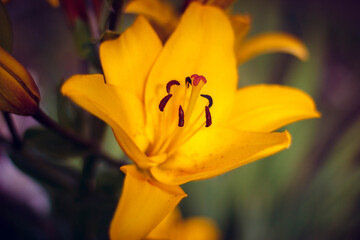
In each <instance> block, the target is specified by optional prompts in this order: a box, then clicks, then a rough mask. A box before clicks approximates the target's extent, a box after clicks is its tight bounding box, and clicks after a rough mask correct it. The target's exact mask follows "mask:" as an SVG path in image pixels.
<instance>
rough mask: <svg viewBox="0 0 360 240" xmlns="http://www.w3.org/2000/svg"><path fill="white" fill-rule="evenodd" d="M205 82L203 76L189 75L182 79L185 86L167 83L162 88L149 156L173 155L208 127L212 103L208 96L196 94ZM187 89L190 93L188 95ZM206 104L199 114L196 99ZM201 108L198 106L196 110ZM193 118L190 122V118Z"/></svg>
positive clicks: (174, 81) (210, 122) (176, 82)
mask: <svg viewBox="0 0 360 240" xmlns="http://www.w3.org/2000/svg"><path fill="white" fill-rule="evenodd" d="M206 82H207V80H206V78H205V77H204V76H201V75H197V74H193V75H191V77H187V78H186V79H185V84H184V85H182V84H180V82H179V81H177V80H171V81H169V82H168V83H167V85H166V92H167V95H166V96H164V97H163V98H162V100H161V101H160V103H159V110H160V114H161V117H160V123H159V124H160V127H159V131H158V136H159V137H158V138H157V139H156V141H155V143H154V144H153V146H152V147H151V149H150V155H157V154H162V153H166V154H167V155H168V156H169V155H171V154H173V153H174V152H175V150H176V149H177V146H180V145H181V144H183V143H184V142H185V141H187V140H188V139H189V138H191V137H192V136H193V135H194V134H195V133H197V132H198V131H199V130H200V129H201V128H203V127H209V126H211V124H212V120H211V114H210V108H211V106H212V105H213V100H212V97H211V96H210V95H205V94H200V93H201V90H202V88H203V86H204V85H205V84H206ZM190 89H191V92H190V91H189V90H190ZM199 96H200V97H202V98H204V99H206V100H207V104H206V105H205V106H204V107H203V108H202V109H203V110H201V108H200V111H199V110H198V109H199V106H196V105H197V102H198V98H199ZM200 107H201V106H200ZM194 115H195V116H196V115H197V117H196V118H194V117H193V116H194Z"/></svg>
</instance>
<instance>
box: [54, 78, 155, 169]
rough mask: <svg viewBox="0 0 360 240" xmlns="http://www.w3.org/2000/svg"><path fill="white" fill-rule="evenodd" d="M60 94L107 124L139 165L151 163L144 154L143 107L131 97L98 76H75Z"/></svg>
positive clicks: (63, 87) (125, 150) (68, 81)
mask: <svg viewBox="0 0 360 240" xmlns="http://www.w3.org/2000/svg"><path fill="white" fill-rule="evenodd" d="M61 92H62V93H63V94H64V95H66V96H68V97H70V98H71V99H72V100H73V101H74V102H75V103H76V104H78V105H80V106H81V107H83V108H85V109H86V110H87V111H89V112H91V113H92V114H94V115H95V116H97V117H99V118H101V119H102V120H104V121H105V122H106V123H108V124H109V125H110V126H111V127H112V128H113V130H114V133H115V136H116V139H117V140H118V142H119V144H120V146H121V147H122V149H123V150H124V152H125V153H127V155H128V156H129V157H130V158H131V159H132V160H133V161H134V162H135V163H136V164H138V165H139V166H144V165H147V164H150V163H151V161H150V159H148V158H147V157H146V156H145V154H144V153H143V151H142V150H143V149H145V148H146V146H147V144H148V141H147V139H146V137H145V134H144V132H143V128H144V115H143V105H142V104H141V102H140V100H139V99H137V98H136V97H135V96H134V95H133V94H130V93H128V92H125V91H123V90H122V89H119V88H118V87H116V86H111V85H108V84H105V83H104V78H103V76H102V75H101V74H94V75H75V76H73V77H71V78H70V79H68V80H67V81H66V82H65V83H64V85H63V86H62V88H61Z"/></svg>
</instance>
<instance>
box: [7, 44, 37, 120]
mask: <svg viewBox="0 0 360 240" xmlns="http://www.w3.org/2000/svg"><path fill="white" fill-rule="evenodd" d="M39 101H40V94H39V90H38V88H37V86H36V84H35V82H34V80H33V78H32V77H31V75H30V73H29V72H28V71H27V70H26V69H25V68H24V66H22V65H21V64H20V63H19V62H18V61H17V60H16V59H15V58H14V57H13V56H11V55H10V54H9V53H8V52H6V51H5V50H4V49H3V48H1V47H0V111H4V112H10V113H15V114H19V115H33V114H34V113H35V112H36V111H37V110H38V108H39Z"/></svg>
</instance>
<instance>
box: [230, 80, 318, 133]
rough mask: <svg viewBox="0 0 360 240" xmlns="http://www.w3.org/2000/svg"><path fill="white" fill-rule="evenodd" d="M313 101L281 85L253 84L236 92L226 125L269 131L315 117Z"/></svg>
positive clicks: (294, 89)
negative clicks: (231, 112) (231, 111)
mask: <svg viewBox="0 0 360 240" xmlns="http://www.w3.org/2000/svg"><path fill="white" fill-rule="evenodd" d="M318 117H320V113H319V112H318V111H317V110H316V106H315V103H314V100H313V99H312V98H311V97H310V96H309V95H308V94H306V93H305V92H303V91H301V90H299V89H296V88H292V87H285V86H280V85H265V84H261V85H254V86H250V87H245V88H241V89H239V90H238V91H237V93H236V98H235V104H234V109H233V114H232V115H231V117H230V119H229V121H228V122H226V125H227V126H231V127H234V128H237V129H242V130H246V131H256V132H271V131H274V130H276V129H278V128H280V127H283V126H285V125H287V124H290V123H292V122H296V121H299V120H303V119H308V118H318Z"/></svg>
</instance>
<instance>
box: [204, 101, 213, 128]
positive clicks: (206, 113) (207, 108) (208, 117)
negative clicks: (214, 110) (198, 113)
mask: <svg viewBox="0 0 360 240" xmlns="http://www.w3.org/2000/svg"><path fill="white" fill-rule="evenodd" d="M205 117H206V124H205V127H210V125H211V123H212V121H211V114H210V110H209V107H208V106H205Z"/></svg>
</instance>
